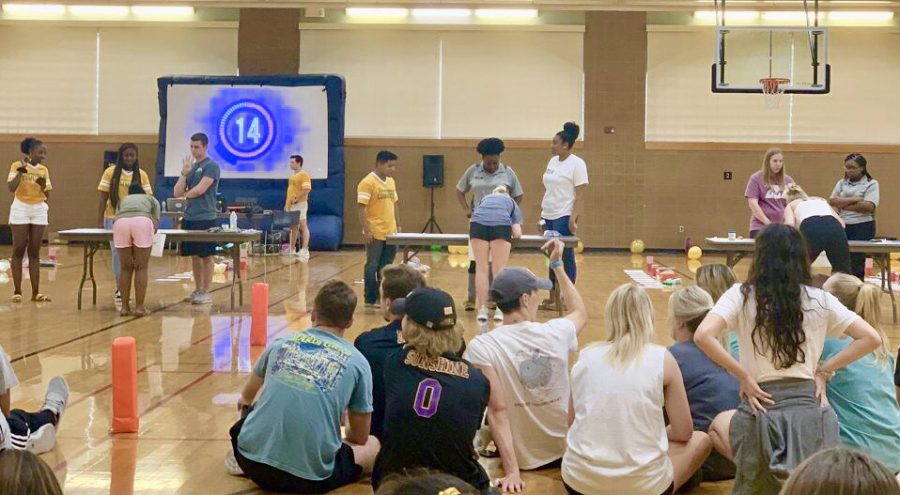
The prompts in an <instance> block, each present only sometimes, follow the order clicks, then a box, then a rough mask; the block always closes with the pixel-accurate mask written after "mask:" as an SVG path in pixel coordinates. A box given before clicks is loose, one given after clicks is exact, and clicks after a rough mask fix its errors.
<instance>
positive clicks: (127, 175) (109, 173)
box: [97, 165, 153, 218]
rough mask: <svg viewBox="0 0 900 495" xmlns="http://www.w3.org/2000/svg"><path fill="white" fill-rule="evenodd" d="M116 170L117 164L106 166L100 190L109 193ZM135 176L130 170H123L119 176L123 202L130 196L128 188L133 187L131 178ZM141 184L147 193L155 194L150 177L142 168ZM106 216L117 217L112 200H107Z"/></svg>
mask: <svg viewBox="0 0 900 495" xmlns="http://www.w3.org/2000/svg"><path fill="white" fill-rule="evenodd" d="M115 171H116V166H115V165H111V166H109V167H106V170H104V171H103V177H101V178H100V185H99V186H97V190H98V191H100V192H105V193H108V192H109V191H110V190H111V188H112V180H113V172H115ZM133 176H134V172H131V171H130V170H122V174H121V175H120V176H119V201H120V202H121V201H122V200H123V199H125V196H128V188H129V187H131V180H132V177H133ZM141 185H142V186H143V187H144V192H145V193H147V194H151V195H152V194H153V188H152V187H150V178H149V177H147V172H144V171H143V170H141ZM104 216H105V217H106V218H116V209H115V208H113V207H112V202H111V201H109V200H107V201H106V213H104Z"/></svg>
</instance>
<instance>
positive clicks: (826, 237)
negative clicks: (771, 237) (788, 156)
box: [784, 184, 850, 273]
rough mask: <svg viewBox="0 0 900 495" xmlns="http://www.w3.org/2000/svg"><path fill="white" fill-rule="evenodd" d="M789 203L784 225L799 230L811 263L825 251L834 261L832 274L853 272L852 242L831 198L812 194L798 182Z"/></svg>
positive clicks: (785, 210) (791, 189) (788, 198)
mask: <svg viewBox="0 0 900 495" xmlns="http://www.w3.org/2000/svg"><path fill="white" fill-rule="evenodd" d="M787 201H788V205H787V207H786V208H785V209H784V224H785V225H790V226H792V227H797V228H798V229H800V233H802V234H803V239H804V240H806V249H807V251H808V252H809V262H810V263H812V262H813V261H815V259H816V258H818V257H819V254H821V253H822V251H825V254H826V255H827V256H828V262H829V263H831V273H836V272H844V273H850V245H849V244H847V234H846V233H845V232H844V221H843V220H842V219H841V217H840V216H839V215H838V214H837V212H835V211H834V210H833V209H832V208H831V206H829V205H828V201H826V200H824V199H822V198H818V197H815V196H813V197H809V196H807V194H806V191H804V190H803V188H802V187H800V186H798V185H797V184H794V185H792V186H791V187H789V188H788V190H787Z"/></svg>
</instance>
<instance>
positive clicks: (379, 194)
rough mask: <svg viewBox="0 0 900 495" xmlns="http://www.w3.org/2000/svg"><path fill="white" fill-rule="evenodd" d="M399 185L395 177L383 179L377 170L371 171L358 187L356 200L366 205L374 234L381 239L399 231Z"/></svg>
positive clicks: (370, 226) (367, 217) (367, 216)
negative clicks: (395, 211) (397, 212)
mask: <svg viewBox="0 0 900 495" xmlns="http://www.w3.org/2000/svg"><path fill="white" fill-rule="evenodd" d="M397 199H398V198H397V186H396V184H394V179H393V178H392V177H388V178H387V180H381V179H379V178H378V176H377V175H375V172H371V173H369V175H367V176H366V177H365V178H364V179H363V180H361V181H360V182H359V186H357V187H356V202H357V203H359V204H361V205H366V219H367V220H368V221H369V228H370V229H372V234H373V235H374V236H375V238H376V239H378V240H379V241H383V240H385V239H386V238H387V235H388V234H394V233H396V232H397V217H395V216H394V203H396V202H397Z"/></svg>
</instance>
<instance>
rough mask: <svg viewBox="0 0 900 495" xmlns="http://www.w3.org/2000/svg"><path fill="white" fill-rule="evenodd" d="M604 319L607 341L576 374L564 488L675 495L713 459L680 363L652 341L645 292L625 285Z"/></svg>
mask: <svg viewBox="0 0 900 495" xmlns="http://www.w3.org/2000/svg"><path fill="white" fill-rule="evenodd" d="M605 321H606V327H607V330H608V334H609V335H608V337H607V340H606V342H600V343H595V344H592V345H590V346H588V347H586V348H585V349H584V350H583V351H581V353H580V354H579V356H578V362H576V363H575V366H574V367H573V368H572V381H571V383H572V398H571V404H570V405H569V422H570V423H571V427H570V428H569V433H568V435H567V438H566V444H567V447H566V452H565V454H564V455H563V461H562V478H563V482H564V483H565V485H566V490H568V492H569V493H571V494H579V493H588V494H592V495H593V494H605V493H609V494H616V495H628V494H641V495H657V494H667V493H674V492H675V490H677V489H678V488H679V487H681V486H682V485H683V484H684V483H685V482H686V481H687V480H688V479H689V478H690V477H691V475H692V474H693V473H694V472H695V471H697V469H699V468H700V466H701V465H702V464H703V461H704V460H705V459H706V457H707V456H708V455H709V452H710V449H711V447H712V445H711V443H710V440H709V437H708V436H707V435H706V433H703V432H700V431H693V424H692V422H691V410H690V407H689V406H688V399H687V394H686V393H685V390H684V382H683V381H682V378H681V370H680V369H679V368H678V363H677V362H676V361H675V358H674V357H673V356H672V354H670V353H669V351H668V350H666V348H665V347H662V346H659V345H656V344H653V343H652V341H653V335H654V331H653V307H652V306H651V304H650V298H649V297H648V296H647V293H646V292H645V291H644V290H643V289H641V288H640V287H638V286H637V285H634V284H625V285H622V286H620V287H619V288H617V289H616V290H614V291H613V293H612V294H611V295H610V296H609V300H608V301H607V303H606V313H605ZM663 408H665V412H666V414H667V415H668V418H669V426H668V427H666V424H665V419H664V418H663Z"/></svg>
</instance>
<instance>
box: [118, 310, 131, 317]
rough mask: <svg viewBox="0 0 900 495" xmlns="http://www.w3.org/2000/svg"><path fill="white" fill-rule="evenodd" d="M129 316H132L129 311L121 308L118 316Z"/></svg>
mask: <svg viewBox="0 0 900 495" xmlns="http://www.w3.org/2000/svg"><path fill="white" fill-rule="evenodd" d="M131 315H132V312H131V309H128V308H122V310H121V311H119V316H131Z"/></svg>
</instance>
